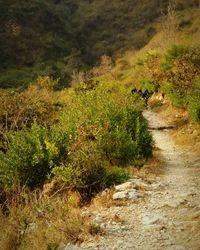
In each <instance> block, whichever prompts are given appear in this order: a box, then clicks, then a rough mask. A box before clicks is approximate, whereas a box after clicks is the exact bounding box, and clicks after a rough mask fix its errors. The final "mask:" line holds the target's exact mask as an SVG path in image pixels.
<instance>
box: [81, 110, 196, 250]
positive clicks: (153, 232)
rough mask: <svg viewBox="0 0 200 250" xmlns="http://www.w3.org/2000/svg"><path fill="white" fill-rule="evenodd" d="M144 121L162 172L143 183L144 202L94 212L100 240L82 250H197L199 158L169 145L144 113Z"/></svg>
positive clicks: (189, 150) (188, 150) (165, 135)
mask: <svg viewBox="0 0 200 250" xmlns="http://www.w3.org/2000/svg"><path fill="white" fill-rule="evenodd" d="M144 116H145V118H146V119H147V120H148V121H149V127H150V128H151V129H152V134H153V137H154V141H155V145H156V146H157V147H158V148H159V149H160V150H161V154H162V156H163V157H164V162H165V163H164V165H165V167H164V172H163V174H162V175H161V176H160V177H157V178H156V180H155V181H154V182H153V183H152V184H146V185H147V186H148V185H149V191H144V195H145V198H143V199H138V200H137V201H136V202H135V201H134V202H132V201H128V202H127V204H126V205H125V206H122V207H111V208H104V209H102V210H101V211H100V212H99V211H98V213H96V214H95V220H96V221H98V219H99V225H100V226H101V227H103V228H104V229H105V235H102V236H101V237H99V239H98V240H91V241H90V242H88V243H84V244H82V245H81V249H91V250H94V249H99V250H111V249H112V250H114V249H116V250H128V249H130V250H134V249H136V250H165V249H167V250H200V158H198V157H197V156H194V155H193V153H192V148H185V149H180V148H178V147H177V146H176V145H175V144H174V143H173V141H172V139H171V137H170V135H169V134H170V132H169V130H167V129H162V128H163V127H167V126H168V125H167V124H165V122H163V121H162V120H161V119H160V118H159V116H157V114H155V113H153V112H152V111H145V112H144ZM108 218H115V219H108ZM116 218H118V220H117V219H116Z"/></svg>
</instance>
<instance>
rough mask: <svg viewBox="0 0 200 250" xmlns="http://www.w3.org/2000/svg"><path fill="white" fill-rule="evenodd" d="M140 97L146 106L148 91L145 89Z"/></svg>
mask: <svg viewBox="0 0 200 250" xmlns="http://www.w3.org/2000/svg"><path fill="white" fill-rule="evenodd" d="M142 97H143V98H144V100H145V103H146V104H147V102H148V99H149V91H148V90H147V89H145V90H144V91H143V93H142Z"/></svg>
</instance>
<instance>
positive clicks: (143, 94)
mask: <svg viewBox="0 0 200 250" xmlns="http://www.w3.org/2000/svg"><path fill="white" fill-rule="evenodd" d="M131 92H132V94H136V93H137V94H139V95H140V96H141V97H142V98H143V99H144V100H145V103H146V104H147V102H148V99H149V97H150V95H151V93H149V91H148V89H144V90H143V91H142V90H141V89H140V90H137V89H136V88H134V89H132V91H131Z"/></svg>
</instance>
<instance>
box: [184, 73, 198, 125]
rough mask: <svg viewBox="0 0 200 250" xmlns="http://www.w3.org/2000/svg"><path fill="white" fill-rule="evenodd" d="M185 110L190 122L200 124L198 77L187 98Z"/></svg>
mask: <svg viewBox="0 0 200 250" xmlns="http://www.w3.org/2000/svg"><path fill="white" fill-rule="evenodd" d="M187 108H188V111H189V114H190V116H191V118H192V120H193V121H195V122H198V123H200V77H197V79H196V82H195V87H194V88H193V90H192V91H191V93H190V95H189V96H188V104H187Z"/></svg>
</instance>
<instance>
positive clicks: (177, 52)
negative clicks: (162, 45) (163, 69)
mask: <svg viewBox="0 0 200 250" xmlns="http://www.w3.org/2000/svg"><path fill="white" fill-rule="evenodd" d="M189 51H190V47H189V46H185V45H173V46H172V47H171V48H170V49H168V50H167V54H166V56H165V58H166V60H167V61H172V60H174V59H180V58H183V56H184V55H186V54H187V53H188V52H189Z"/></svg>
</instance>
